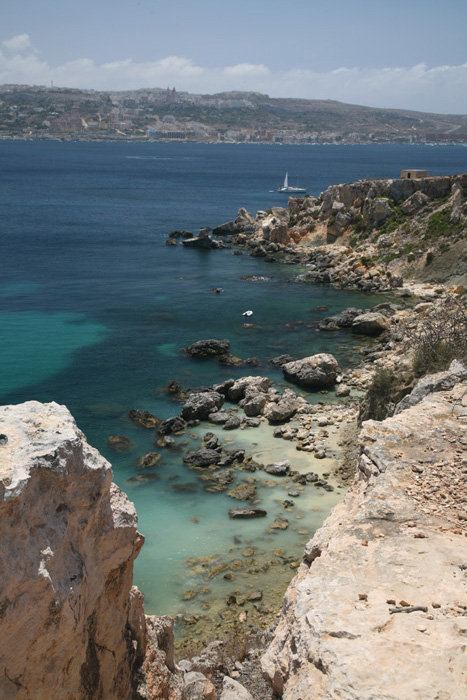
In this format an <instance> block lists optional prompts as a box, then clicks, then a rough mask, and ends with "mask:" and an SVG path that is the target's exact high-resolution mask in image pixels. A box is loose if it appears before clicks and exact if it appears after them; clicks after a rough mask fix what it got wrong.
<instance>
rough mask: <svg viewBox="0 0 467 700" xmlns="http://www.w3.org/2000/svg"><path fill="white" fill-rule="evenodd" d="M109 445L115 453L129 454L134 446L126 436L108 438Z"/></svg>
mask: <svg viewBox="0 0 467 700" xmlns="http://www.w3.org/2000/svg"><path fill="white" fill-rule="evenodd" d="M107 445H108V446H109V447H111V448H112V449H113V450H115V452H128V450H130V449H131V446H132V445H131V440H130V438H127V437H125V436H124V435H110V436H109V437H108V438H107Z"/></svg>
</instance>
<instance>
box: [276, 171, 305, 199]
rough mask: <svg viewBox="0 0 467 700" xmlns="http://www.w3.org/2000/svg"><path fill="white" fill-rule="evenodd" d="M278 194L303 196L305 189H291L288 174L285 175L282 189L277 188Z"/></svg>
mask: <svg viewBox="0 0 467 700" xmlns="http://www.w3.org/2000/svg"><path fill="white" fill-rule="evenodd" d="M277 191H278V192H284V193H285V194H305V192H306V188H305V187H292V186H289V173H288V172H287V173H285V178H284V184H283V186H282V187H278V188H277Z"/></svg>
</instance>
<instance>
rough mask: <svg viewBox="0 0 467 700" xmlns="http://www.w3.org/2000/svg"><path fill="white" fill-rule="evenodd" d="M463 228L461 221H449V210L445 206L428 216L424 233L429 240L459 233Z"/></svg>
mask: <svg viewBox="0 0 467 700" xmlns="http://www.w3.org/2000/svg"><path fill="white" fill-rule="evenodd" d="M465 228H466V226H465V224H464V223H463V222H462V221H451V210H450V209H449V208H446V209H443V210H442V211H437V212H436V214H432V215H431V216H430V218H429V219H428V225H427V228H426V235H427V237H428V238H430V239H431V240H436V239H438V238H440V237H441V236H452V235H455V234H456V233H460V232H461V231H462V230H463V229H465Z"/></svg>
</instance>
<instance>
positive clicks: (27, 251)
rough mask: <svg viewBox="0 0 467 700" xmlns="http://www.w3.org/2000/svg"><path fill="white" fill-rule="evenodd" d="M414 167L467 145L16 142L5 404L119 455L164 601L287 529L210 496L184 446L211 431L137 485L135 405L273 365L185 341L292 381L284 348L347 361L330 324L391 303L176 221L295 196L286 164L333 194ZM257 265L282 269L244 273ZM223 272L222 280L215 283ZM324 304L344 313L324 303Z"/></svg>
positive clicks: (1, 251)
mask: <svg viewBox="0 0 467 700" xmlns="http://www.w3.org/2000/svg"><path fill="white" fill-rule="evenodd" d="M408 167H414V168H427V169H428V170H429V171H430V174H450V173H456V172H465V171H467V148H464V147H462V146H442V147H441V146H440V147H429V146H413V147H410V146H398V145H378V146H376V145H374V146H267V145H217V144H131V143H99V144H96V143H62V142H52V143H46V142H23V141H1V142H0V226H1V235H0V261H1V263H0V264H1V271H2V273H1V278H0V356H1V358H2V360H1V366H0V400H1V401H2V403H19V402H22V401H26V400H29V399H37V400H40V401H52V400H53V401H57V402H58V403H63V404H66V405H67V406H68V407H69V409H70V410H71V412H72V413H73V415H74V416H75V418H76V420H77V423H78V425H79V427H80V428H81V429H82V430H83V431H84V432H85V433H86V435H87V437H88V440H89V442H90V443H91V444H92V445H94V446H95V447H97V448H98V449H99V450H100V451H101V452H102V453H103V454H104V455H105V456H106V457H107V458H108V459H109V460H110V461H111V462H112V465H113V467H114V473H115V480H116V481H117V483H118V484H119V485H120V486H121V487H122V488H124V489H125V490H126V491H127V493H128V494H129V495H130V498H131V499H132V500H133V501H134V502H135V504H136V507H137V510H138V514H139V518H140V530H141V531H142V532H143V533H144V534H145V535H146V538H147V541H146V545H145V547H144V548H143V550H142V553H141V555H140V557H139V559H138V561H137V563H136V582H137V583H138V585H139V586H140V587H141V589H142V590H143V592H144V593H145V595H146V608H147V610H148V611H149V612H158V613H160V612H164V613H168V614H174V613H176V612H177V610H178V609H180V607H183V606H181V602H180V595H181V593H182V592H183V591H184V590H186V589H187V588H190V587H192V586H195V585H196V581H195V580H193V581H192V582H191V583H192V585H191V586H190V585H189V584H190V581H189V580H188V579H189V575H188V573H187V567H186V564H185V563H184V562H185V559H186V558H187V557H189V556H194V555H204V554H212V553H216V554H218V555H219V556H223V555H225V553H226V552H228V551H234V550H235V547H234V546H233V544H232V538H233V536H234V535H235V536H237V537H238V538H239V539H240V540H241V541H242V545H241V546H244V542H246V541H247V540H248V539H251V540H252V541H255V542H256V543H258V542H259V541H260V540H259V538H260V537H263V539H264V548H265V550H266V549H267V548H268V547H269V548H271V547H272V546H276V547H277V541H275V540H274V538H271V537H266V536H263V534H262V533H263V531H264V523H263V524H262V525H258V524H257V522H255V523H251V522H248V523H243V524H242V525H241V526H239V525H237V524H235V527H233V525H232V524H231V523H230V521H229V520H228V518H227V517H226V513H227V510H228V508H229V507H230V506H232V505H235V502H232V500H231V499H229V498H228V497H227V496H225V495H224V494H216V495H213V494H208V493H206V492H204V491H203V489H202V484H200V483H199V482H197V480H196V478H195V477H194V476H193V474H192V473H191V472H188V471H187V469H186V467H184V466H183V464H182V462H181V455H182V453H183V450H187V449H189V448H190V447H192V446H193V445H194V444H197V442H196V441H197V439H198V438H196V436H193V437H191V438H190V437H189V436H188V437H187V436H185V437H184V438H183V439H180V442H183V441H185V440H188V443H189V444H188V445H181V451H180V452H178V453H175V454H172V455H168V454H164V455H163V458H162V461H161V464H160V466H159V467H158V472H159V473H160V478H159V479H158V480H157V481H154V482H152V483H147V484H145V485H138V486H135V485H134V484H132V483H128V482H127V479H128V477H130V476H133V475H135V474H137V473H138V470H137V468H136V460H137V457H139V456H141V455H142V454H144V453H145V452H148V451H149V450H151V449H152V441H153V436H152V434H151V433H148V432H146V431H144V430H142V429H139V428H137V427H135V426H134V425H132V424H131V423H130V422H129V421H128V419H127V417H126V413H127V411H128V409H130V408H133V407H139V408H146V409H148V410H150V411H152V412H153V413H156V414H157V415H159V416H160V417H162V418H164V417H168V416H169V415H173V414H174V413H176V412H178V410H179V407H178V405H174V404H173V403H171V402H170V401H169V399H168V397H167V395H166V393H165V391H164V387H165V385H166V384H167V382H168V380H170V379H177V380H178V381H180V382H181V383H182V384H183V385H185V386H196V385H200V384H211V383H213V382H215V381H221V380H222V379H224V378H228V377H230V376H242V375H243V374H251V373H255V372H256V370H254V369H253V370H252V369H251V368H246V369H244V368H242V369H235V370H232V369H231V368H222V367H220V366H219V365H218V364H217V362H211V361H207V362H198V363H196V362H194V361H193V360H190V359H189V358H187V357H186V356H184V355H183V354H181V353H180V352H179V350H180V348H182V347H183V346H186V345H188V344H190V343H192V342H194V341H195V340H198V339H200V338H206V337H218V338H229V339H230V340H231V344H232V351H233V352H234V353H235V354H236V355H239V356H241V357H251V356H256V357H258V359H259V360H260V361H261V363H262V364H263V366H262V367H261V368H260V369H259V370H258V371H259V373H267V374H269V376H271V377H272V378H273V379H275V380H278V381H281V380H282V375H281V374H280V373H278V372H277V371H275V370H273V369H272V368H271V367H270V366H269V365H268V363H267V360H268V358H269V357H271V356H273V355H278V354H280V353H283V352H290V353H292V354H294V355H296V356H305V355H309V354H312V353H315V352H319V351H324V350H329V351H331V352H333V353H335V354H336V356H337V357H338V358H339V360H340V361H341V363H342V364H343V365H345V364H346V363H348V362H351V361H353V360H354V358H355V353H354V341H353V340H352V338H351V337H350V336H349V335H348V334H347V333H345V332H344V331H341V332H339V333H336V334H333V335H332V336H331V335H329V334H326V335H324V334H319V333H316V331H315V330H314V328H313V327H312V326H313V322H314V321H316V320H318V319H319V318H321V317H322V316H323V315H328V314H329V313H332V312H335V311H337V310H340V309H342V308H345V307H346V306H349V305H358V306H362V307H370V306H372V305H373V304H374V303H376V301H377V299H376V297H374V296H369V295H365V294H362V293H356V292H355V293H351V292H348V291H346V292H342V291H339V290H335V289H333V288H327V287H319V286H317V287H313V286H308V285H300V284H297V283H295V282H294V281H293V280H294V277H295V275H296V274H297V269H296V268H294V267H292V266H287V265H275V264H274V265H271V264H268V263H266V262H264V260H261V259H254V258H250V257H248V256H246V255H243V256H241V257H237V256H233V255H232V252H231V251H210V252H205V251H196V250H188V249H184V248H183V247H181V246H179V247H167V246H166V245H165V240H166V237H167V234H168V232H169V231H170V230H172V229H175V228H178V229H184V228H188V229H190V230H193V231H195V232H196V231H197V229H198V228H199V227H200V226H206V225H207V226H215V225H217V224H219V223H222V222H223V221H227V220H229V219H232V218H234V217H235V216H236V212H237V210H238V209H239V208H240V207H241V206H245V207H246V208H247V209H249V210H250V211H252V212H254V213H255V212H256V211H257V210H258V209H266V208H268V207H270V206H271V205H281V204H283V205H285V204H286V199H284V197H283V196H282V195H280V194H278V193H276V192H272V193H271V192H270V190H272V189H275V188H276V187H277V186H279V185H280V184H282V181H283V177H284V173H285V171H286V170H288V171H289V174H290V179H291V180H293V179H294V178H293V175H294V174H295V173H297V174H298V176H299V182H300V184H302V185H306V186H307V187H308V191H309V192H310V193H311V194H314V195H317V194H319V192H320V191H322V190H323V189H325V188H326V187H327V186H328V185H330V184H333V183H336V182H350V181H354V180H357V179H359V178H364V177H397V176H398V175H399V173H400V170H401V169H402V168H408ZM247 275H258V276H263V277H266V278H267V279H265V280H263V281H259V282H258V281H256V282H252V281H245V280H241V279H240V278H241V277H243V276H247ZM219 286H220V287H222V288H223V289H224V292H223V293H222V294H219V295H217V294H214V293H213V292H212V291H210V290H211V289H212V288H213V287H219ZM322 305H325V306H327V307H328V309H329V311H328V312H323V311H318V310H316V309H315V307H317V306H322ZM249 308H251V309H253V310H254V322H255V325H254V328H244V327H243V323H244V318H243V317H242V312H243V311H244V310H246V309H249ZM291 321H302V322H303V324H302V325H294V324H292V325H290V322H291ZM320 398H322V397H320ZM206 429H208V428H207V427H206V426H205V427H204V430H201V434H202V433H203V432H204V431H205V430H206ZM112 434H121V435H126V436H128V437H130V438H131V439H132V441H133V445H134V447H133V449H132V451H131V452H130V453H128V454H126V455H119V454H116V453H114V452H112V451H111V450H109V448H108V447H107V444H106V439H107V437H108V436H109V435H112ZM223 438H225V433H224V434H223ZM229 438H230V439H232V440H233V441H234V442H236V443H237V444H244V445H245V446H246V447H247V448H248V450H249V451H250V452H255V451H256V452H258V455H259V456H261V454H260V453H261V451H262V450H263V448H264V450H266V452H267V456H268V457H269V456H271V457H274V456H278V457H279V456H283V454H285V451H286V448H284V446H283V441H275V442H274V441H271V439H270V434H267V432H266V431H265V430H263V429H261V430H259V431H258V432H255V431H253V432H252V431H242V432H241V434H240V433H238V434H234V435H229ZM273 442H274V446H272V444H273ZM279 443H281V444H279ZM287 449H288V448H287ZM264 450H263V451H264ZM291 456H292V458H293V459H295V460H296V461H297V467H300V466H301V467H303V468H305V467H307V466H308V470H309V469H310V466H309V460H310V459H311V458H310V457H306V456H304V455H303V454H302V455H299V453H296V455H294V453H293V452H292V453H291ZM307 460H308V462H307ZM311 468H314V467H313V466H311ZM185 482H190V483H191V484H192V487H191V489H192V492H190V493H186V492H185V493H181V492H179V491H174V488H173V485H174V483H185ZM273 493H274V490H272V491H271V490H270V491H269V492H266V490H264V493H262V499H263V502H264V503H267V504H268V508H269V509H270V511H271V514H272V515H276V514H278V513H279V512H280V509H279V505H278V499H277V495H276V497H274V496H273ZM333 502H335V497H334V501H333V500H332V498H330V497H329V498H328V497H326V498H324V499H322V501H321V505H322V510H321V509H319V510H311V507H310V504H308V505H307V507H304V508H303V513H302V514H303V520H301V523H300V528H301V531H302V532H303V533H305V531H306V532H307V533H308V534H310V533H311V532H312V531H313V529H314V528H315V527H317V526H319V524H320V522H321V520H322V518H323V516H324V515H325V514H326V512H327V509H329V507H331V506H332V504H333ZM297 530H298V528H295V530H293V529H292V528H291V529H290V532H289V531H287V532H286V533H281V534H280V537H281V538H282V539H281V540H280V542H281V546H284V545H285V547H286V548H288V547H289V548H291V549H293V548H295V550H297V548H298V549H299V548H300V547H301V546H302V544H301V543H300V542H299V541H298V538H297ZM303 537H304V539H305V540H306V539H307V537H306V536H305V535H303ZM290 575H292V573H291V572H290ZM219 585H220V586H225V585H227V584H226V583H225V582H223V583H221V584H219ZM223 593H224V589H223V590H222V591H221V592H220V593H219V591H218V594H219V595H223ZM192 605H193V607H192V609H194V610H195V609H196V603H193V604H192ZM185 607H186V606H185Z"/></svg>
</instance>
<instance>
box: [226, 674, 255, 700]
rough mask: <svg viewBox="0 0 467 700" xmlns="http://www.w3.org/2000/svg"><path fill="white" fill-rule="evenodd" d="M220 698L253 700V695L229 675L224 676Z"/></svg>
mask: <svg viewBox="0 0 467 700" xmlns="http://www.w3.org/2000/svg"><path fill="white" fill-rule="evenodd" d="M220 700H253V697H252V695H251V694H250V693H249V692H248V690H247V689H246V688H244V687H243V685H241V683H238V681H236V680H234V679H233V678H230V677H229V676H224V682H223V688H222V693H221V696H220Z"/></svg>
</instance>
